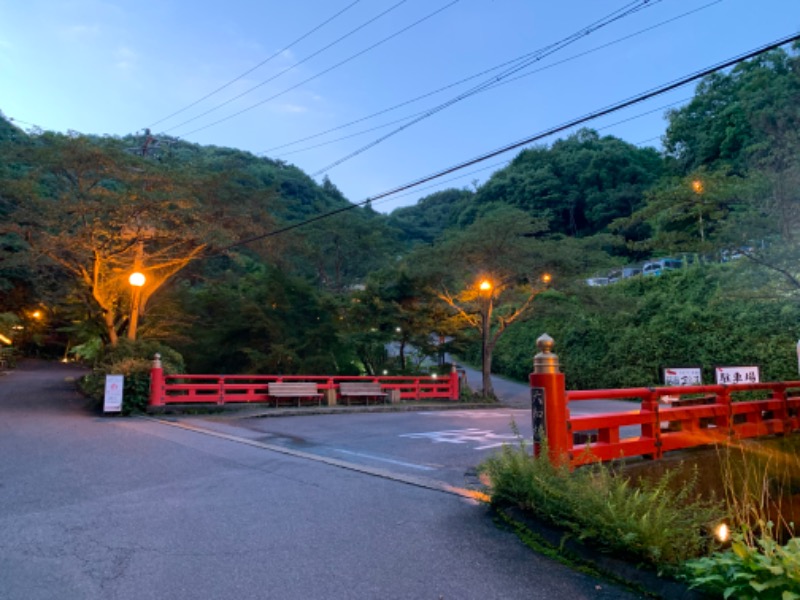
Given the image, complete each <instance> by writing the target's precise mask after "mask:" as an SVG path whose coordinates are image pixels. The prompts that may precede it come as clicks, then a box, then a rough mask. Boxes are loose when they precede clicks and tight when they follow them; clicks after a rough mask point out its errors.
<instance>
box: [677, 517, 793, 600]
mask: <svg viewBox="0 0 800 600" xmlns="http://www.w3.org/2000/svg"><path fill="white" fill-rule="evenodd" d="M770 531H771V527H769V526H768V527H766V528H765V530H764V532H763V533H762V534H761V536H760V537H759V539H758V543H757V546H752V545H750V544H748V543H747V542H746V541H745V539H744V536H743V535H742V534H741V533H739V534H736V535H734V536H733V543H732V544H731V549H730V550H728V551H726V552H716V553H714V554H712V555H711V556H708V557H703V558H698V559H695V560H690V561H688V562H687V563H686V570H687V578H688V579H689V580H690V581H691V587H694V588H701V589H702V590H703V591H706V592H710V593H714V594H717V595H719V596H721V597H723V598H736V599H737V600H773V599H775V600H797V599H800V538H792V539H790V540H789V541H788V542H787V544H786V545H785V546H781V545H780V544H778V543H777V542H776V541H775V540H774V539H773V537H772V535H771V533H770Z"/></svg>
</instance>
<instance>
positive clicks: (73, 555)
mask: <svg viewBox="0 0 800 600" xmlns="http://www.w3.org/2000/svg"><path fill="white" fill-rule="evenodd" d="M77 374H78V372H77V371H75V370H74V369H71V368H69V367H67V366H60V365H52V364H44V363H39V362H24V363H22V364H21V366H20V367H19V368H18V369H17V370H15V371H13V372H11V373H10V374H8V375H5V376H2V377H0V457H2V458H0V597H2V598H3V599H4V600H38V599H55V598H57V599H59V600H72V599H75V600H95V599H97V600H101V599H102V600H127V599H136V600H146V599H158V600H164V599H172V598H175V599H183V598H196V599H205V598H214V599H227V598H231V599H233V598H235V599H265V598H276V599H291V598H303V599H309V598H326V599H329V598H330V599H338V598H343V599H349V598H367V599H369V598H381V599H391V598H413V599H424V598H430V599H433V600H440V599H470V598H482V599H483V598H498V599H500V598H502V599H513V598H526V599H536V598H541V599H555V600H559V599H570V600H574V599H583V598H609V599H611V598H614V599H628V598H635V597H637V596H635V595H633V594H631V593H629V592H627V591H625V590H622V589H620V588H617V587H615V586H612V585H610V584H607V583H605V582H600V581H597V580H595V579H593V578H591V577H588V576H586V575H583V574H580V573H577V572H574V571H572V570H570V569H568V568H567V567H565V566H562V565H560V564H558V563H555V562H553V561H551V560H549V559H547V558H544V557H541V556H539V555H537V554H535V553H533V552H531V551H530V550H529V549H528V548H526V547H525V546H523V545H522V544H521V543H520V542H519V541H518V540H517V538H516V537H515V536H514V535H513V534H512V533H509V532H507V531H504V530H501V529H498V528H497V527H496V526H495V524H494V523H493V522H492V520H491V517H490V514H489V512H488V509H487V508H486V506H485V505H482V504H480V503H477V502H475V501H474V500H472V499H469V498H464V497H462V496H459V495H458V494H454V493H443V492H442V491H437V489H435V486H433V489H431V487H430V486H429V487H425V486H424V485H415V484H413V483H414V482H413V478H411V477H409V478H408V479H409V481H405V480H404V479H403V477H397V478H393V477H391V476H385V474H382V472H381V471H379V470H371V469H370V468H367V469H362V468H361V467H362V466H363V465H360V464H359V463H358V462H352V463H350V462H347V461H350V460H354V461H355V460H356V459H357V458H358V457H356V456H353V455H347V454H346V453H345V454H344V455H342V454H341V453H340V454H338V455H337V456H336V459H337V460H338V459H344V460H343V461H342V462H336V461H335V460H328V459H326V458H325V457H324V456H317V455H310V454H309V455H307V456H306V455H303V454H302V453H299V452H298V453H295V454H294V455H292V454H285V453H281V452H280V451H276V450H279V447H278V446H270V445H269V444H268V443H261V442H258V441H255V442H253V443H243V441H244V440H245V437H247V436H251V437H252V436H255V437H256V438H259V439H265V440H267V441H275V439H276V438H275V436H278V435H283V436H284V437H285V438H286V439H287V440H290V441H292V443H294V444H296V445H298V446H299V447H303V446H302V443H301V440H300V439H298V437H297V436H296V435H295V434H294V433H292V432H291V431H283V430H284V429H287V428H288V429H291V425H292V423H293V422H294V421H299V420H301V419H304V418H305V419H307V421H306V422H307V425H306V426H305V427H306V428H307V429H311V428H316V429H317V430H318V431H319V432H320V436H323V434H324V435H329V434H330V432H331V431H334V430H337V429H340V428H343V429H342V430H343V431H350V432H352V431H361V432H362V433H361V437H362V439H364V440H369V439H371V440H372V441H371V444H372V446H370V448H369V451H370V452H372V451H375V452H379V451H380V448H379V446H380V443H379V440H378V439H377V437H379V436H380V432H379V431H377V432H373V431H372V428H375V427H378V426H379V424H377V423H376V422H373V421H369V420H365V419H363V418H362V417H364V416H365V415H361V416H359V415H350V416H348V415H337V416H328V417H319V418H316V417H298V418H297V419H294V420H285V421H284V420H282V419H249V420H246V421H245V422H244V423H246V425H245V424H243V423H242V422H239V421H241V419H237V418H233V419H230V420H228V421H227V422H223V421H221V420H218V421H214V420H206V421H198V420H196V419H195V420H190V421H191V422H186V421H183V419H181V420H180V422H173V423H172V424H165V423H163V422H159V421H154V420H151V419H147V418H132V419H125V418H119V417H103V416H99V415H96V414H93V413H90V412H89V411H87V409H86V408H85V406H84V404H85V401H84V399H83V398H82V397H81V396H79V395H78V394H77V393H75V391H74V389H73V387H72V383H70V381H69V379H70V378H73V377H75V376H76V375H77ZM373 416H374V415H373ZM387 416H388V415H384V417H387ZM357 417H358V418H357ZM375 417H376V418H378V417H377V416H375ZM417 417H418V418H419V423H421V424H427V423H432V424H435V425H432V426H431V429H437V428H440V426H441V424H440V422H439V419H441V418H442V417H440V416H437V415H430V414H427V415H424V414H423V413H419V414H417ZM378 420H380V419H379V418H378ZM253 422H258V423H260V424H262V425H263V424H264V423H267V422H270V423H271V424H270V427H273V428H275V431H273V432H270V433H266V432H264V431H257V430H256V429H258V428H256V429H253V428H252V423H253ZM201 425H203V426H206V430H207V431H211V430H212V429H213V428H214V427H217V428H226V429H227V430H228V432H227V433H226V436H227V437H219V434H217V435H210V434H209V433H202V432H198V431H192V430H188V429H185V428H183V427H187V426H188V427H198V426H201ZM345 427H346V428H345ZM400 428H401V429H402V430H404V431H406V430H408V431H410V432H412V433H413V432H417V431H418V430H419V431H424V430H427V427H419V426H414V427H410V426H409V425H408V424H407V423H404V424H402V427H400ZM279 429H280V430H282V431H278V430H279ZM234 433H235V434H242V435H234ZM292 436H294V437H292ZM411 439H412V441H414V442H415V443H417V444H419V448H418V450H419V453H418V454H415V453H412V454H411V455H409V456H408V460H409V463H410V464H411V463H414V464H418V465H426V464H434V463H435V464H439V463H441V464H445V463H447V462H448V461H447V460H445V459H440V458H434V459H429V458H424V456H423V455H424V454H425V453H424V452H422V448H423V442H424V441H425V440H424V439H416V438H411ZM319 440H322V441H325V440H324V439H323V438H322V437H320V438H319ZM402 440H403V438H400V439H398V440H393V443H394V444H398V445H399V444H403V443H404V442H403V441H402ZM286 443H289V442H286ZM314 443H317V442H314ZM429 445H430V446H431V447H433V446H436V444H434V443H432V442H431V443H429ZM450 446H452V447H456V446H459V447H461V445H459V444H450ZM337 447H338V448H339V449H345V450H347V449H348V448H349V446H343V445H338V446H337ZM439 447H440V448H441V447H444V446H442V445H441V444H440V445H439ZM305 448H306V449H307V448H308V447H307V446H306V447H305ZM465 448H466V446H465ZM356 451H357V450H356ZM292 452H294V451H292ZM414 452H417V450H415V451H414ZM472 452H476V450H475V449H474V448H471V449H469V451H468V452H467V454H468V455H470V453H472ZM362 458H363V457H362ZM326 460H327V462H326ZM365 460H366V459H365ZM456 462H457V460H456V459H453V463H454V464H455V463H456ZM468 462H469V461H466V462H465V463H464V464H462V465H461V466H459V467H458V469H460V468H461V467H462V466H464V465H465V464H467V463H468ZM383 464H384V465H388V466H392V468H394V467H397V466H398V465H391V463H383ZM348 465H350V466H348ZM453 468H455V467H453ZM445 470H446V469H445ZM410 471H413V472H416V471H418V469H415V468H410ZM440 471H441V470H440V469H439V468H438V467H437V469H436V470H435V472H433V473H430V472H425V473H423V474H424V475H426V476H431V475H434V476H435V477H439V475H440ZM453 472H457V469H456V471H453ZM400 474H401V475H402V473H400ZM443 477H444V475H443ZM431 479H432V480H433V479H434V478H433V477H431ZM453 481H454V482H455V479H454V480H453ZM409 483H411V484H409Z"/></svg>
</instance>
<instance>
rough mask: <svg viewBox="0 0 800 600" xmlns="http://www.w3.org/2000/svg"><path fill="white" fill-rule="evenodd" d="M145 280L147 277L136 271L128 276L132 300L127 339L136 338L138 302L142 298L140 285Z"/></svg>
mask: <svg viewBox="0 0 800 600" xmlns="http://www.w3.org/2000/svg"><path fill="white" fill-rule="evenodd" d="M145 281H147V278H146V277H145V276H144V274H143V273H140V272H138V271H136V272H135V273H131V276H130V277H129V278H128V283H130V284H131V285H132V286H133V302H132V306H131V322H130V325H129V326H128V339H129V340H135V339H136V327H137V326H138V324H139V303H140V301H141V298H142V286H143V285H144V284H145Z"/></svg>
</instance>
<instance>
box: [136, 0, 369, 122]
mask: <svg viewBox="0 0 800 600" xmlns="http://www.w3.org/2000/svg"><path fill="white" fill-rule="evenodd" d="M359 2H361V0H355V2H351V3H350V4H348V5H347V6H345V7H344V8H343V9H342V10H340V11H339V12H337V13H336V14H335V15H333V16H332V17H330V18H329V19H327V20H325V21H323V22H322V23H320V24H319V25H317V26H316V27H314V28H313V29H312V30H310V31H308V32H306V33H304V34H303V35H301V36H300V37H299V38H297V39H296V40H295V41H293V42H291V43H290V44H289V45H288V46H285V47H284V48H282V49H281V50H278V51H277V52H276V53H275V54H273V55H272V56H270V57H268V58H265V59H264V60H262V61H261V62H260V63H258V64H257V65H256V66H254V67H252V68H250V69H248V70H247V71H245V72H244V73H242V74H241V75H238V76H236V77H234V78H233V79H231V80H230V81H229V82H228V83H225V84H223V85H221V86H219V87H218V88H217V89H215V90H214V91H213V92H209V93H208V94H206V95H205V96H203V97H202V98H200V99H199V100H195V101H194V102H192V103H191V104H187V105H186V106H184V107H183V108H181V109H180V110H176V111H175V112H174V113H171V114H169V115H167V116H166V117H164V118H162V119H159V120H158V121H155V122H154V123H153V124H152V125H150V126H149V129H152V128H153V127H155V126H156V125H158V124H159V123H163V122H164V121H166V120H168V119H171V118H172V117H174V116H177V115H179V114H181V113H182V112H186V111H187V110H189V109H190V108H192V107H193V106H197V105H198V104H200V103H201V102H202V101H203V100H207V99H208V98H210V97H211V96H213V95H215V94H217V93H219V92H221V91H222V90H224V89H225V88H228V87H230V86H231V85H233V84H234V83H236V82H237V81H239V80H240V79H242V78H243V77H245V76H246V75H249V74H250V73H252V72H253V71H255V70H256V69H259V68H260V67H263V66H264V65H265V64H267V63H268V62H269V61H271V60H272V59H274V58H277V57H278V56H280V55H281V54H283V53H284V52H286V51H287V50H289V49H290V48H292V47H294V46H295V45H297V44H299V43H300V42H302V41H303V40H304V39H306V38H307V37H309V36H310V35H312V34H314V33H316V32H317V31H319V30H320V29H322V28H323V27H325V25H327V24H328V23H330V22H331V21H333V20H334V19H336V18H337V17H339V16H341V15H343V14H344V13H345V12H347V11H348V10H350V9H351V8H353V7H354V6H355V5H356V4H358V3H359ZM295 66H296V65H295ZM237 97H238V96H237Z"/></svg>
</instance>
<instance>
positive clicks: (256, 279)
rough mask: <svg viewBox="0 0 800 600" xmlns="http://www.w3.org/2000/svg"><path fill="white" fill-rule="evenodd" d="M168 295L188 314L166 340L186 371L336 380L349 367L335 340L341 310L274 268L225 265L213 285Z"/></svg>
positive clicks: (178, 289) (185, 288) (184, 287)
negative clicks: (303, 375) (332, 375)
mask: <svg viewBox="0 0 800 600" xmlns="http://www.w3.org/2000/svg"><path fill="white" fill-rule="evenodd" d="M173 294H174V296H173V298H172V300H173V301H175V302H177V303H178V304H179V305H181V306H183V307H184V309H185V310H186V311H187V312H188V313H189V314H190V315H192V318H191V320H187V321H186V322H184V323H181V324H179V325H176V327H175V329H177V331H176V335H175V336H174V339H173V341H171V344H172V345H173V346H175V347H176V348H178V349H180V350H181V352H182V353H183V355H184V356H186V357H187V362H188V366H189V368H190V371H191V372H201V373H289V374H290V373H320V372H323V373H328V372H332V373H336V372H339V370H340V367H339V365H347V364H348V363H350V361H351V360H352V357H348V356H347V355H346V354H347V353H346V351H345V350H344V349H343V348H342V346H341V344H340V342H339V340H338V337H337V329H338V324H339V318H338V317H339V315H340V309H339V307H338V306H336V304H335V303H334V302H333V300H332V299H331V298H330V297H328V296H326V295H324V294H321V293H320V292H318V291H317V290H315V289H314V288H313V287H312V286H311V285H309V284H308V283H307V282H306V281H304V280H302V279H299V278H297V277H294V276H292V275H290V274H288V273H285V272H283V271H281V270H279V269H275V268H269V267H265V266H263V265H259V264H257V263H251V264H250V265H248V266H246V267H245V268H244V269H242V268H240V267H238V266H237V265H230V269H229V270H228V271H227V272H225V273H217V276H216V278H215V281H214V283H213V284H211V285H204V284H199V283H198V284H194V285H192V284H191V283H190V282H189V281H185V282H184V283H183V285H181V286H178V287H176V288H175V289H174V290H173ZM167 339H169V338H167Z"/></svg>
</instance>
